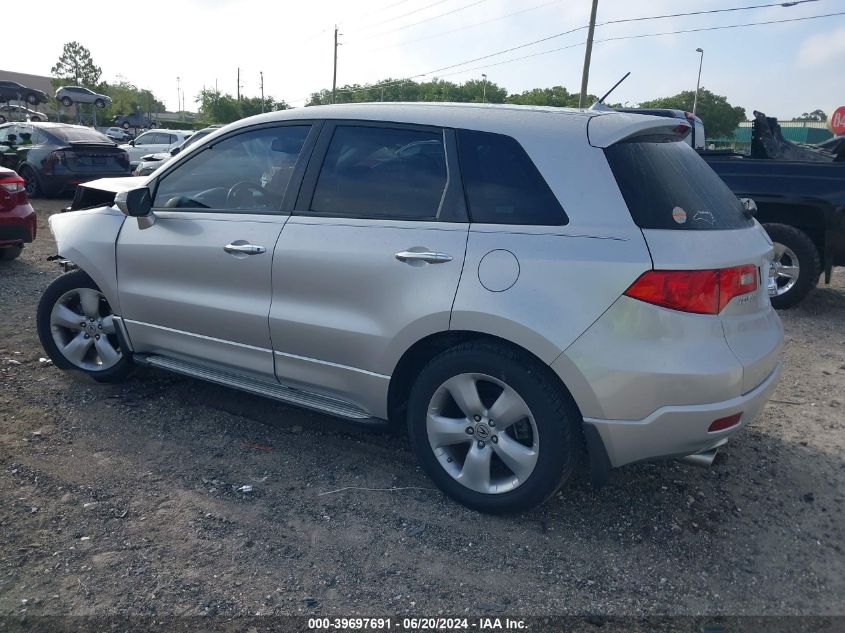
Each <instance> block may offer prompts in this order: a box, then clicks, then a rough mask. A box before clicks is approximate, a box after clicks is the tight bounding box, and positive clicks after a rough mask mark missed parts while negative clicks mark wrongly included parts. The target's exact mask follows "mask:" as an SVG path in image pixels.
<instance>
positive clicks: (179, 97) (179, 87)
mask: <svg viewBox="0 0 845 633" xmlns="http://www.w3.org/2000/svg"><path fill="white" fill-rule="evenodd" d="M181 103H182V78H181V77H177V78H176V111H177V112H178V111H179V105H180V104H181Z"/></svg>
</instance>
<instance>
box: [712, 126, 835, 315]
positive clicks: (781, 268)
mask: <svg viewBox="0 0 845 633" xmlns="http://www.w3.org/2000/svg"><path fill="white" fill-rule="evenodd" d="M754 115H755V119H754V122H753V125H752V128H753V129H752V145H751V156H750V157H749V156H745V155H743V154H735V153H732V152H723V151H702V152H700V154H701V156H702V158H704V160H705V161H706V162H707V164H709V165H710V167H711V168H713V170H714V171H715V172H716V173H717V174H719V176H720V177H721V178H722V180H724V181H725V183H727V185H728V187H730V188H731V190H732V191H733V192H734V193H735V194H736V195H737V196H739V197H740V198H745V199H750V200H752V201H753V204H752V203H750V202H748V201H747V200H746V201H744V202H745V203H746V207H747V208H748V206H749V205H750V206H751V210H753V208H754V207H755V206H756V213H755V217H756V218H757V220H758V221H759V222H760V224H762V225H763V227H764V228H765V229H766V231H767V232H768V234H769V236H770V237H771V238H772V242H774V245H775V260H774V261H773V263H772V274H773V275H775V277H776V280H777V295H776V296H773V297H772V305H774V306H775V307H776V308H788V307H791V306H794V305H795V304H797V303H798V302H799V301H801V300H802V299H803V298H804V297H805V296H806V295H807V293H808V292H810V290H812V289H813V288H815V286H816V284H817V283H818V281H819V275H820V274H821V272H822V271H823V272H824V274H825V283H830V275H831V270H832V268H833V266H845V147H843V145H842V144H839V145H838V149H837V148H836V146H834V151H826V150H824V149H819V148H814V147H808V146H802V145H797V144H795V143H790V142H789V141H787V140H785V139H784V138H783V135H782V134H781V131H780V126H779V125H778V124H777V121H776V120H775V119H771V118H767V117H766V116H765V115H764V114H762V113H759V112H755V113H754Z"/></svg>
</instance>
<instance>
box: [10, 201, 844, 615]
mask: <svg viewBox="0 0 845 633" xmlns="http://www.w3.org/2000/svg"><path fill="white" fill-rule="evenodd" d="M66 204H67V200H58V201H43V200H36V201H35V206H36V208H37V209H38V211H39V218H40V223H39V228H40V234H39V237H38V240H37V241H36V243H35V244H32V245H29V246H27V248H26V249H25V251H24V254H23V256H22V257H21V258H20V259H19V260H17V261H14V262H9V263H0V311H2V318H0V548H2V549H0V551H2V560H0V615H2V616H18V615H20V614H23V613H26V614H28V615H30V616H33V615H49V614H74V615H110V614H118V613H120V614H137V615H147V616H167V615H208V614H220V615H226V616H239V615H251V614H309V613H316V614H332V615H351V614H370V615H373V614H392V615H394V616H397V615H398V616H401V615H403V614H406V613H415V614H428V615H435V614H444V615H461V614H466V613H473V614H478V613H486V614H492V615H495V614H504V613H507V614H522V615H528V614H597V615H602V616H613V615H636V616H642V615H654V614H694V615H695V614H708V615H716V614H745V615H785V614H792V615H808V614H815V615H836V614H845V573H844V572H845V555H843V549H842V548H843V525H845V487H843V483H845V468H843V457H842V456H843V451H845V428H843V422H845V420H843V418H844V417H845V416H843V407H842V400H843V397H845V392H843V386H845V329H843V325H842V324H843V315H845V275H843V272H842V270H837V271H836V273H835V275H834V283H833V284H832V285H831V286H829V287H824V286H823V287H820V288H819V289H818V290H817V291H815V292H814V293H813V294H812V295H811V296H810V298H809V299H808V300H807V301H805V302H804V304H803V305H802V306H800V307H798V308H796V309H794V310H791V311H787V312H783V313H782V314H781V317H782V319H783V321H784V325H785V327H786V333H787V346H786V368H785V371H784V374H783V377H782V379H781V381H780V385H779V387H778V389H777V392H776V393H775V395H774V400H773V401H772V402H771V403H769V405H768V406H767V407H766V409H765V411H764V412H763V413H762V414H761V416H760V417H759V419H757V420H756V421H754V422H753V423H752V424H751V425H750V426H749V427H748V428H747V429H746V430H745V431H744V432H743V433H741V434H739V435H738V436H737V437H736V438H734V439H733V440H732V441H731V443H730V444H729V446H728V447H727V449H726V450H725V451H724V452H723V455H724V457H723V458H721V459H720V461H719V462H717V465H715V466H714V467H713V468H712V469H710V470H703V469H696V468H694V467H690V466H685V465H681V464H678V463H675V462H662V463H655V464H641V465H636V466H631V467H627V468H624V469H621V470H618V471H615V472H614V473H613V475H612V477H611V481H610V483H609V485H607V486H606V487H604V488H602V489H600V490H594V489H592V488H591V487H590V485H589V484H588V483H586V481H585V478H584V477H583V476H581V477H580V478H577V479H576V481H573V482H571V483H570V484H568V485H567V486H566V487H565V488H564V489H563V490H562V491H561V492H560V493H559V494H558V495H557V496H556V497H555V498H554V499H552V500H551V501H550V502H549V503H547V504H546V505H545V506H543V507H542V508H540V509H538V510H536V511H534V512H531V513H527V514H524V515H521V516H513V517H505V518H499V517H489V516H484V515H480V514H476V513H474V512H472V511H469V510H467V509H465V508H463V507H461V506H459V505H456V504H455V503H452V502H451V501H449V500H448V499H446V498H444V496H443V495H442V494H440V493H439V492H437V491H434V490H432V489H431V484H430V483H429V481H428V480H427V479H426V478H425V477H424V476H423V474H422V473H421V471H420V470H419V469H418V468H417V466H416V464H415V462H414V459H413V457H412V455H411V453H410V451H409V448H408V444H407V441H406V440H405V438H403V437H400V436H397V435H392V434H381V433H376V432H372V431H367V430H362V429H358V428H355V427H349V426H346V425H345V424H344V423H343V422H341V421H339V420H336V419H332V418H329V417H326V416H322V415H318V414H314V413H309V412H306V411H302V410H298V409H295V408H290V407H286V406H283V405H281V404H277V403H274V402H271V401H268V400H264V399H261V398H258V397H254V396H251V395H247V394H243V393H239V392H237V391H233V390H229V389H225V388H221V387H217V386H213V385H210V384H207V383H204V382H201V381H198V380H193V379H190V378H184V377H180V376H175V375H170V374H166V373H163V372H159V371H154V370H141V371H138V372H137V373H136V374H134V375H133V377H132V378H130V380H129V381H128V382H127V383H125V384H122V385H114V386H104V385H99V384H96V383H93V382H91V381H89V380H88V379H86V378H84V377H80V376H76V375H73V374H70V373H64V372H61V371H59V370H57V369H56V368H54V367H53V366H52V365H50V364H49V363H45V362H41V358H42V357H44V352H43V351H42V349H41V347H40V345H39V343H38V340H37V337H36V333H35V319H34V317H35V306H36V303H37V301H38V298H39V296H40V294H41V291H42V290H43V289H44V288H45V287H46V286H47V284H48V283H49V282H50V281H51V280H52V279H53V278H54V277H55V276H56V275H57V273H58V269H57V267H56V266H55V264H53V263H51V262H48V261H47V260H46V258H47V257H48V256H49V255H52V254H54V253H55V245H54V242H53V240H52V237H51V236H50V233H49V231H48V230H47V224H46V219H47V217H48V215H49V214H50V213H53V212H55V211H57V210H58V209H59V208H60V207H61V206H64V205H66ZM244 485H251V486H252V487H253V488H252V490H253V491H252V492H249V493H244V492H239V491H238V488H240V487H241V486H244ZM347 487H356V488H354V489H346V490H344V488H347ZM360 488H398V490H394V491H389V492H385V491H370V490H361V489H360Z"/></svg>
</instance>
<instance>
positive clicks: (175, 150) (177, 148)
mask: <svg viewBox="0 0 845 633" xmlns="http://www.w3.org/2000/svg"><path fill="white" fill-rule="evenodd" d="M179 151H180V150H179V147H178V146H177V147H174V148H172V149H171V150H170V155H171V156H176V154H178V153H179Z"/></svg>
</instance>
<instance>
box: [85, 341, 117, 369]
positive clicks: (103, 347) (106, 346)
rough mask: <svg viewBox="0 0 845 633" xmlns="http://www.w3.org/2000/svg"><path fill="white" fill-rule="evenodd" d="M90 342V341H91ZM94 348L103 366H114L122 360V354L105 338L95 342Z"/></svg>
mask: <svg viewBox="0 0 845 633" xmlns="http://www.w3.org/2000/svg"><path fill="white" fill-rule="evenodd" d="M89 340H90V339H89ZM94 347H96V348H97V354H99V355H100V360H101V361H103V365H113V364H114V363H116V362H117V361H119V360H120V352H118V351H117V350H116V349H115V348H114V347H112V344H111V343H110V342H109V339H107V338H106V337H105V336H101V337H100V338H98V339H96V340H95V341H94Z"/></svg>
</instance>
